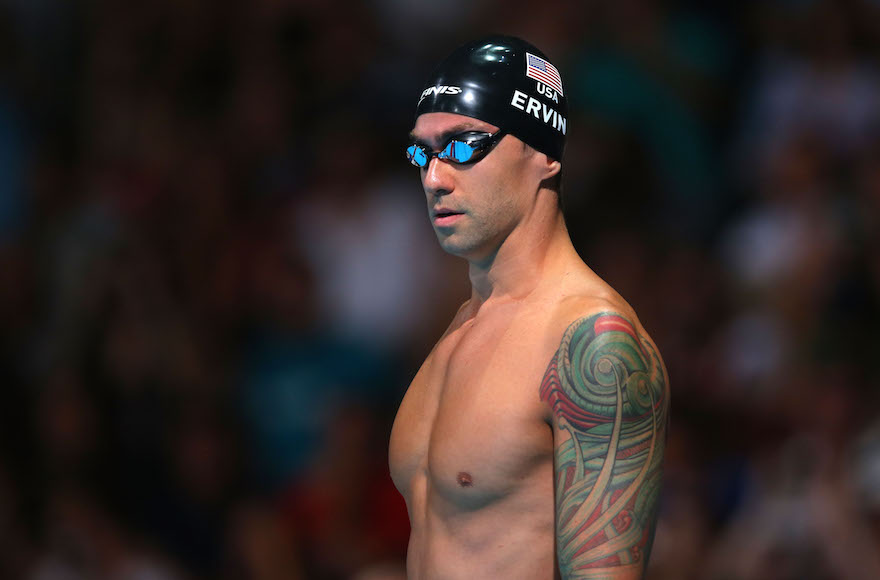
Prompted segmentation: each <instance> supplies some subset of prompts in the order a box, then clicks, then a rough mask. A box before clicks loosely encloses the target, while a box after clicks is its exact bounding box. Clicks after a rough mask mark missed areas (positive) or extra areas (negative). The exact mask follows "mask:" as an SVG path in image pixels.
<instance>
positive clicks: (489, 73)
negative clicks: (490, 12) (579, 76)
mask: <svg viewBox="0 0 880 580" xmlns="http://www.w3.org/2000/svg"><path fill="white" fill-rule="evenodd" d="M437 112H443V113H457V114H459V115H465V116H467V117H473V118H475V119H480V120H481V121H485V122H487V123H491V124H492V125H495V126H496V127H499V128H501V129H506V130H507V131H508V132H509V133H510V134H512V135H515V136H517V137H518V138H519V139H521V140H522V141H524V142H525V143H527V144H528V145H531V146H532V147H534V148H535V149H537V150H538V151H540V152H542V153H546V154H547V156H548V157H550V158H552V159H555V160H557V161H561V160H562V152H563V150H564V149H565V132H566V123H567V119H568V102H567V100H566V98H565V95H564V93H563V87H562V78H561V77H560V75H559V71H558V70H556V67H554V66H553V65H552V64H550V61H549V60H548V59H547V57H546V56H545V55H544V53H543V52H541V51H540V50H538V49H537V48H535V47H534V46H532V45H531V44H529V43H528V42H526V41H524V40H521V39H519V38H515V37H512V36H488V37H486V38H482V39H480V40H476V41H474V42H469V43H468V44H465V45H464V46H462V47H460V48H458V49H456V50H455V52H453V53H452V54H451V55H450V56H449V58H447V59H446V60H445V61H443V63H441V64H440V66H438V67H437V69H436V70H435V71H434V73H433V74H432V75H431V78H430V79H429V80H428V83H427V85H426V88H425V90H424V91H423V92H422V95H421V98H420V99H419V105H418V108H417V110H416V117H418V116H419V115H422V114H424V113H437Z"/></svg>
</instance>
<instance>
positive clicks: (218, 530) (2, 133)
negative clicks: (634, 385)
mask: <svg viewBox="0 0 880 580" xmlns="http://www.w3.org/2000/svg"><path fill="white" fill-rule="evenodd" d="M488 32H505V33H511V34H516V35H519V36H522V37H524V38H526V39H528V40H530V41H531V42H533V43H534V44H536V45H538V46H539V47H541V48H542V49H543V50H544V52H546V53H547V54H548V55H549V56H550V58H551V60H553V62H554V63H555V64H556V65H557V67H558V68H559V69H560V70H561V71H562V75H563V80H564V83H565V90H566V96H567V97H568V98H569V101H570V103H571V106H572V108H573V110H572V111H571V115H570V118H569V122H568V128H569V144H568V149H567V152H566V157H565V160H564V161H565V163H564V168H565V176H564V202H565V211H566V219H567V223H568V226H569V229H570V232H571V235H572V239H573V240H574V242H575V245H576V247H577V248H578V250H579V252H580V253H581V255H582V257H583V258H584V260H585V261H586V262H587V264H588V265H590V266H591V267H592V268H593V269H594V270H595V271H596V272H597V273H598V274H599V275H601V276H602V277H604V278H605V279H606V280H607V281H608V282H609V283H611V284H612V285H613V286H614V287H615V288H617V289H618V290H619V291H620V292H621V294H622V295H623V296H624V297H625V298H626V299H627V300H628V301H629V302H630V303H631V304H632V305H633V307H634V308H635V309H636V311H637V312H638V313H639V314H640V317H641V319H642V322H643V323H644V326H645V327H646V328H647V329H648V331H649V332H650V333H651V334H652V335H653V337H654V338H655V340H656V342H657V343H658V345H659V347H660V349H661V352H662V353H663V355H664V358H665V360H666V363H667V367H668V370H669V375H670V378H671V384H672V388H673V413H672V429H671V432H670V438H669V441H668V450H667V460H666V466H667V467H666V479H665V487H664V491H663V498H662V513H661V518H660V523H659V525H658V531H657V536H656V542H655V546H654V552H653V555H652V558H651V569H650V573H649V576H648V577H649V578H651V579H654V580H672V579H708V580H716V579H717V580H728V579H730V580H739V579H755V580H765V579H766V580H771V579H773V580H776V579H779V580H795V579H799V580H804V579H805V580H812V579H822V580H825V579H847V580H849V579H855V580H859V579H863V578H864V579H876V578H880V556H878V554H880V391H878V388H877V387H878V386H880V383H878V380H877V377H875V376H874V375H873V371H872V370H871V369H872V368H873V366H874V364H876V363H877V362H878V361H880V356H878V355H877V352H878V351H880V350H878V349H880V340H878V331H877V328H878V326H877V323H878V322H880V316H878V315H880V2H877V1H876V0H836V1H832V0H770V1H751V2H734V1H732V0H730V1H726V2H715V3H708V4H707V3H701V2H688V1H684V0H615V1H614V2H604V1H600V0H586V1H585V0H547V1H546V2H542V3H541V4H540V6H536V5H535V4H534V3H532V2H526V1H525V0H507V1H503V0H483V1H480V2H473V1H469V0H446V1H445V2H428V1H426V0H365V1H363V2H342V3H331V2H321V1H320V0H254V1H252V2H233V1H231V0H221V1H217V0H213V1H209V0H154V1H152V2H146V3H123V2H111V1H108V0H92V1H90V2H70V1H67V0H6V2H4V3H2V4H0V344H2V348H0V384H2V399H0V577H2V578H27V579H34V580H79V579H92V578H98V579H104V578H107V579H131V580H177V579H195V578H218V579H233V578H250V579H260V580H262V579H265V580H274V579H280V578H289V579H308V580H349V579H350V580H400V579H403V578H405V573H404V569H403V558H404V556H405V551H406V543H407V537H408V532H409V530H408V521H407V515H406V508H405V506H404V504H403V501H402V499H401V498H400V496H399V495H398V494H397V492H396V490H395V489H394V487H393V485H392V484H391V481H390V478H389V476H388V469H387V452H386V446H387V440H388V435H389V432H390V425H391V421H392V420H393V416H394V413H395V411H396V409H397V405H398V403H399V401H400V399H401V397H402V395H403V392H404V390H405V388H406V386H407V384H408V382H409V380H410V378H411V377H412V375H413V374H414V373H415V371H416V370H417V368H418V365H419V364H420V362H421V361H422V360H423V358H424V357H425V355H426V354H427V352H428V351H429V350H430V348H431V346H432V344H433V342H434V341H435V340H436V339H437V338H438V337H439V336H440V334H441V333H442V331H443V329H444V328H445V325H446V324H447V323H448V321H449V320H450V319H451V316H452V314H453V313H454V311H455V309H456V307H457V305H458V304H459V303H460V302H461V301H462V300H463V299H465V298H466V297H467V296H468V294H469V286H468V282H467V276H466V265H465V264H464V263H463V262H461V261H459V260H456V259H454V258H451V257H449V256H447V255H445V254H444V253H443V252H442V251H441V250H440V249H439V247H438V246H437V244H436V241H435V240H434V237H433V233H432V231H431V228H430V225H429V222H428V220H427V213H426V209H425V205H424V203H425V202H424V194H423V193H422V192H421V189H420V186H419V182H418V175H417V172H416V171H415V170H414V169H412V168H411V167H409V166H408V165H407V163H406V160H405V158H404V155H403V147H404V146H405V140H406V134H407V132H408V131H409V129H410V128H411V124H412V122H413V113H414V111H415V104H416V96H417V95H418V94H419V93H420V91H421V89H422V83H423V81H424V79H425V78H426V77H427V75H428V74H429V72H430V69H431V67H433V66H434V64H436V63H437V62H438V61H439V59H440V58H442V56H444V55H445V54H447V53H448V52H449V51H450V50H451V49H452V48H454V47H455V46H457V45H458V44H460V43H462V42H464V41H466V40H469V39H472V38H474V37H476V36H478V35H482V34H485V33H488Z"/></svg>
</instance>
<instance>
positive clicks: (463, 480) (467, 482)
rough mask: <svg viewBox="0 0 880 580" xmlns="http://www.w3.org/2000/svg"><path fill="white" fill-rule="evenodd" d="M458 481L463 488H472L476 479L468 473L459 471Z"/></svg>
mask: <svg viewBox="0 0 880 580" xmlns="http://www.w3.org/2000/svg"><path fill="white" fill-rule="evenodd" d="M456 479H457V480H458V485H460V486H461V487H470V486H472V485H473V484H474V478H473V477H471V474H470V473H467V472H466V471H459V472H458V477H456Z"/></svg>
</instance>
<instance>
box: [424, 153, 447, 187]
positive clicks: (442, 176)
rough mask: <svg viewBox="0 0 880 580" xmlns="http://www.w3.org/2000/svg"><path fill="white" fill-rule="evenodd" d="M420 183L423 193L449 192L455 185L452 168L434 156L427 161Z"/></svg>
mask: <svg viewBox="0 0 880 580" xmlns="http://www.w3.org/2000/svg"><path fill="white" fill-rule="evenodd" d="M422 184H423V187H424V188H425V193H427V194H430V195H434V196H440V195H446V194H448V193H450V192H451V191H452V190H453V188H454V187H455V184H454V182H453V168H452V167H450V166H449V163H446V162H445V161H441V160H440V159H438V158H437V157H434V158H433V159H431V160H430V161H429V162H428V168H427V169H426V170H425V178H424V180H423V181H422Z"/></svg>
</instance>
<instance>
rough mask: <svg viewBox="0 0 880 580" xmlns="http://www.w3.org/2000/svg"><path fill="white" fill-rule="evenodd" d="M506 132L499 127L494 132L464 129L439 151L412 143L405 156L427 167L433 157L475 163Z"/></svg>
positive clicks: (462, 163)
mask: <svg viewBox="0 0 880 580" xmlns="http://www.w3.org/2000/svg"><path fill="white" fill-rule="evenodd" d="M506 134H507V132H506V131H505V130H504V129H499V130H498V131H496V132H495V133H485V132H483V131H466V132H464V133H459V134H458V135H453V136H452V137H451V138H450V139H449V141H447V142H446V145H444V146H443V148H442V149H441V150H440V151H431V150H430V149H428V148H427V147H425V146H424V145H420V144H418V143H413V144H412V145H410V146H409V147H407V148H406V158H407V159H408V160H409V162H410V163H412V164H413V165H415V166H416V167H427V166H428V163H430V162H431V158H433V157H437V159H444V160H447V161H452V162H453V163H458V164H459V165H465V164H468V163H476V162H477V161H479V160H480V159H482V158H483V157H485V156H486V155H487V154H488V153H489V151H491V150H492V148H493V147H495V145H497V144H498V142H499V141H501V138H502V137H504V136H505V135H506Z"/></svg>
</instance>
